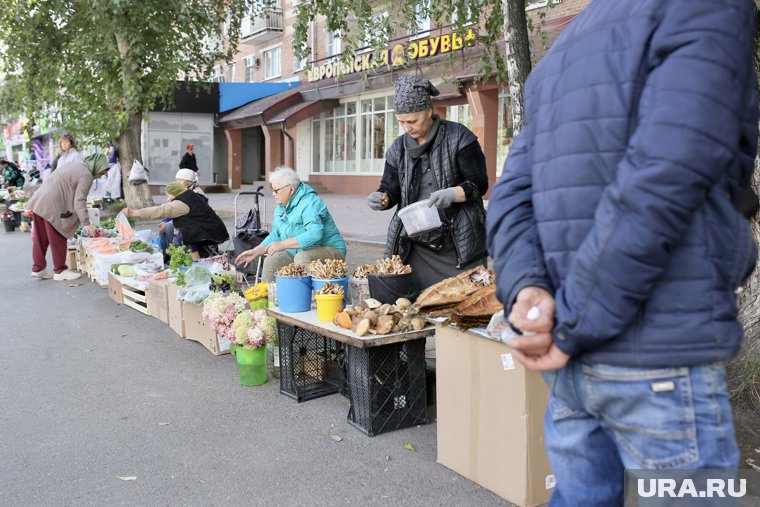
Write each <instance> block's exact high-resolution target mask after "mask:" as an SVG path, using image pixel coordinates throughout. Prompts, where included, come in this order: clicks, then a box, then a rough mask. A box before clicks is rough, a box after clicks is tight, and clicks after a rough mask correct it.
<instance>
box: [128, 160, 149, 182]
mask: <svg viewBox="0 0 760 507" xmlns="http://www.w3.org/2000/svg"><path fill="white" fill-rule="evenodd" d="M127 179H128V180H129V182H130V183H132V184H133V185H139V184H140V183H147V182H148V170H147V169H145V167H143V165H142V164H141V163H140V161H139V160H135V161H134V162H132V169H130V170H129V176H128V177H127Z"/></svg>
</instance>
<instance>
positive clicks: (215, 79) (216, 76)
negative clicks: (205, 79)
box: [209, 67, 224, 83]
mask: <svg viewBox="0 0 760 507" xmlns="http://www.w3.org/2000/svg"><path fill="white" fill-rule="evenodd" d="M209 81H211V82H212V83H224V74H222V69H221V68H220V67H214V72H213V73H212V74H211V76H210V77H209Z"/></svg>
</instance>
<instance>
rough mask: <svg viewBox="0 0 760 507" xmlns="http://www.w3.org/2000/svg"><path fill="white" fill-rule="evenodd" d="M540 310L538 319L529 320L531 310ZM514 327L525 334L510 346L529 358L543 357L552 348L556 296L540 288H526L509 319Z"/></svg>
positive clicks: (520, 293) (516, 300)
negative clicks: (534, 308)
mask: <svg viewBox="0 0 760 507" xmlns="http://www.w3.org/2000/svg"><path fill="white" fill-rule="evenodd" d="M533 307H536V308H538V311H539V314H538V317H537V318H534V319H529V318H528V312H529V311H530V309H531V308H533ZM507 320H508V321H509V323H510V324H512V326H514V327H515V328H517V329H519V330H520V331H522V332H523V333H524V334H523V336H520V337H518V338H514V339H512V340H510V341H509V346H510V347H512V348H513V349H515V350H517V351H519V352H521V353H522V355H528V356H541V355H544V354H546V353H547V352H548V351H549V348H550V347H551V346H552V343H553V342H552V335H551V333H552V329H554V296H552V295H551V294H549V292H547V291H546V290H544V289H542V288H540V287H532V286H531V287H525V288H524V289H522V290H521V291H520V292H519V293H518V294H517V298H516V299H515V302H514V304H513V305H512V309H511V311H510V312H509V316H508V317H507Z"/></svg>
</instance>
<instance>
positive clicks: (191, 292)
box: [177, 284, 211, 305]
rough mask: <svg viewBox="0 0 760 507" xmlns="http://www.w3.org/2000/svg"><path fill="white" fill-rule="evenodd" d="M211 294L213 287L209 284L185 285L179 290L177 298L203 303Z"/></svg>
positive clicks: (196, 303) (193, 302)
mask: <svg viewBox="0 0 760 507" xmlns="http://www.w3.org/2000/svg"><path fill="white" fill-rule="evenodd" d="M209 294H211V289H209V286H208V284H206V285H201V284H198V285H192V286H187V285H185V286H184V287H182V288H180V289H179V290H178V291H177V300H178V301H185V302H186V303H192V304H194V305H200V304H203V302H204V301H205V300H206V298H207V297H208V296H209Z"/></svg>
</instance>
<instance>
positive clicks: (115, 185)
mask: <svg viewBox="0 0 760 507" xmlns="http://www.w3.org/2000/svg"><path fill="white" fill-rule="evenodd" d="M106 193H107V194H109V195H110V196H111V199H121V164H119V163H118V162H116V163H115V164H114V165H112V166H111V168H110V169H109V170H108V176H106Z"/></svg>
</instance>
